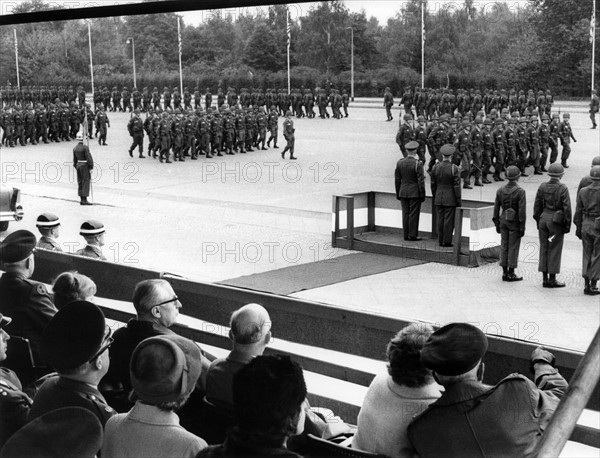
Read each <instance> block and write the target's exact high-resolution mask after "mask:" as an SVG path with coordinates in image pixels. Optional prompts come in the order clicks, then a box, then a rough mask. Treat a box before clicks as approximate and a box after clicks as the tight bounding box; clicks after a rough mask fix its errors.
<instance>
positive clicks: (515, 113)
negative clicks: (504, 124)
mask: <svg viewBox="0 0 600 458" xmlns="http://www.w3.org/2000/svg"><path fill="white" fill-rule="evenodd" d="M510 115H511V116H512V117H513V118H518V117H519V112H518V111H513V112H512V113H511V114H510Z"/></svg>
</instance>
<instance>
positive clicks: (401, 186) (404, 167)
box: [395, 140, 425, 242]
mask: <svg viewBox="0 0 600 458" xmlns="http://www.w3.org/2000/svg"><path fill="white" fill-rule="evenodd" d="M418 148H419V143H418V142H416V141H414V140H413V141H410V142H408V143H407V144H406V151H407V153H408V154H407V156H406V157H405V158H402V159H400V160H399V161H398V163H397V164H396V172H395V182H396V199H398V200H399V201H400V203H401V204H402V230H403V232H404V240H408V241H411V242H414V241H419V240H421V237H419V217H420V215H421V203H422V202H425V172H424V169H423V162H422V161H420V160H419V159H418V158H417V149H418Z"/></svg>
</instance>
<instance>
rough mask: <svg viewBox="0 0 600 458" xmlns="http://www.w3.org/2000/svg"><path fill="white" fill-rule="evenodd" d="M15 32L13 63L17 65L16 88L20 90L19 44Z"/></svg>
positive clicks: (15, 30)
mask: <svg viewBox="0 0 600 458" xmlns="http://www.w3.org/2000/svg"><path fill="white" fill-rule="evenodd" d="M13 31H14V32H15V62H16V63H17V87H18V88H19V89H21V79H20V78H19V42H18V41H17V29H13Z"/></svg>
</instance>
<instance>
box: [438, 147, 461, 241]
mask: <svg viewBox="0 0 600 458" xmlns="http://www.w3.org/2000/svg"><path fill="white" fill-rule="evenodd" d="M454 151H455V148H454V146H452V145H449V144H445V145H443V146H442V147H441V148H440V153H441V154H442V157H443V160H442V162H439V163H437V164H435V165H434V166H433V169H432V170H431V194H432V195H433V203H434V204H435V206H436V211H437V231H438V241H439V244H440V246H441V247H451V246H453V245H452V233H453V232H454V216H455V214H456V207H460V205H461V190H460V172H459V169H458V167H457V166H456V165H454V164H453V163H452V156H453V155H454Z"/></svg>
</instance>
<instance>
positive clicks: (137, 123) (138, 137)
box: [127, 109, 145, 159]
mask: <svg viewBox="0 0 600 458" xmlns="http://www.w3.org/2000/svg"><path fill="white" fill-rule="evenodd" d="M127 130H128V131H129V135H130V136H131V137H133V143H132V144H131V146H130V147H129V156H130V157H133V150H134V149H135V148H136V147H137V148H138V151H139V153H140V154H139V157H140V159H143V158H144V157H145V156H144V154H143V153H144V123H143V121H142V119H141V118H140V116H139V109H136V114H135V116H134V117H133V118H131V119H130V120H129V122H128V123H127Z"/></svg>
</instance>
